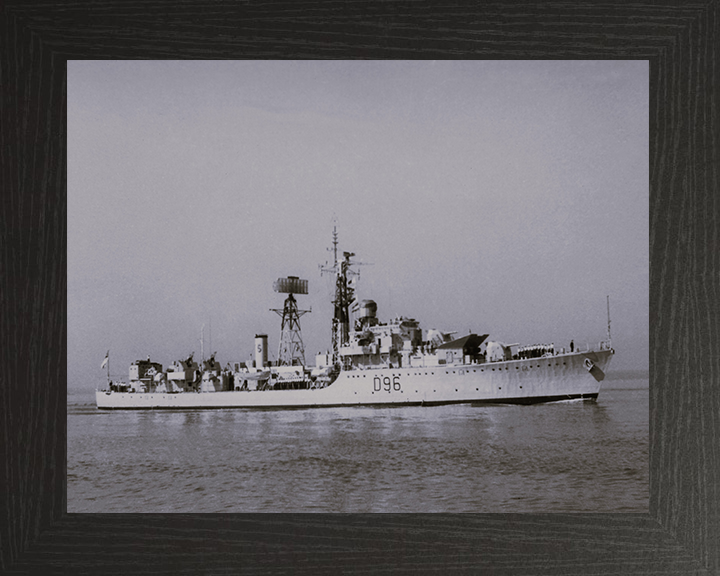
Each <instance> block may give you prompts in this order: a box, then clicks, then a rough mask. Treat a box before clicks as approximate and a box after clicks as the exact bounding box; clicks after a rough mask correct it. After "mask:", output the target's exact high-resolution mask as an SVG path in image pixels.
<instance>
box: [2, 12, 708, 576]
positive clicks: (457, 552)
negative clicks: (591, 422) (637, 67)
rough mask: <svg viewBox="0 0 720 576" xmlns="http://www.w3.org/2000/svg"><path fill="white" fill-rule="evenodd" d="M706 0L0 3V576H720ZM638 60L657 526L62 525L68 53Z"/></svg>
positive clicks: (71, 520)
mask: <svg viewBox="0 0 720 576" xmlns="http://www.w3.org/2000/svg"><path fill="white" fill-rule="evenodd" d="M719 19H720V15H719V11H718V2H717V1H703V2H687V3H686V2H683V3H679V2H659V1H658V2H630V3H626V2H603V3H596V2H590V3H582V4H579V3H576V2H544V3H525V4H523V3H515V2H508V3H507V4H504V3H492V4H482V3H479V2H472V3H459V2H455V3H430V2H426V1H416V2H394V3H387V2H384V3H375V4H372V5H368V4H366V3H364V2H352V1H339V0H338V1H330V2H311V1H308V0H299V1H297V2H254V1H245V2H240V1H236V2H231V1H224V0H208V1H206V2H200V1H198V0H192V1H190V0H172V1H159V0H148V1H144V2H139V1H132V2H116V1H105V0H98V1H94V2H62V3H56V2H53V3H50V2H47V3H42V2H40V3H23V2H19V1H10V2H5V3H4V4H2V5H0V88H1V91H0V123H1V124H0V186H1V187H2V192H3V193H2V195H1V196H0V197H1V198H2V211H1V213H0V219H1V221H0V254H2V260H1V264H2V273H1V274H0V336H1V338H2V340H1V341H0V431H1V434H2V443H1V448H0V449H1V450H2V452H1V453H0V463H1V464H2V466H1V467H0V490H1V491H0V570H2V571H3V573H8V574H54V573H67V574H255V573H260V574H262V573H275V574H294V573H297V572H301V571H303V572H310V573H318V574H338V573H347V574H377V573H406V574H424V573H448V574H449V573H453V574H454V573H469V574H528V575H530V574H553V575H556V574H597V575H610V574H698V575H700V574H720V545H718V542H720V479H719V477H718V471H719V470H720V382H719V381H718V379H719V376H720V364H719V363H720V353H718V351H717V348H718V346H719V345H720V334H719V330H720V324H719V321H718V312H719V311H720V305H719V304H718V303H719V302H720V298H719V296H720V294H718V290H719V284H720V262H719V260H720V250H719V248H720V245H719V242H718V203H719V200H718V192H719V189H718V188H719V187H718V183H719V182H718V180H719V179H718V170H719V168H718V167H719V165H720V157H719V153H718V152H719V151H720V146H719V144H720V142H719V140H720V118H719V116H720V108H719V103H718V96H719V95H720V90H719V88H720V86H719V85H718V78H719V75H720V58H718V55H719V51H720V35H719V31H720V20H719ZM134 58H150V59H156V58H213V59H218V58H253V59H275V58H296V59H301V58H397V59H400V58H408V59H411V58H437V59H456V58H473V59H476V58H485V59H493V58H504V59H507V58H512V59H515V58H518V59H536V58H539V59H572V58H582V59H587V58H600V59H606V58H607V59H618V58H620V59H647V60H649V61H650V67H651V91H650V97H651V114H650V121H651V142H650V179H651V180H650V181H651V208H650V211H651V213H650V223H651V232H650V259H651V286H650V296H651V298H650V301H651V311H650V312H651V313H650V318H651V322H652V326H651V331H650V333H651V358H650V367H651V387H650V410H651V415H650V416H651V427H650V443H651V446H650V482H651V497H650V511H649V514H573V515H552V514H533V515H504V514H487V515H474V514H465V515H424V514H423V515H234V514H233V515H184V514H178V515H68V514H66V513H65V507H66V496H65V471H66V466H65V464H66V460H65V459H66V456H65V444H66V394H65V386H66V351H67V342H66V332H65V326H66V322H65V321H66V262H67V254H66V248H67V246H66V231H67V230H66V226H67V218H66V216H67V212H66V195H67V190H66V177H65V176H66V172H65V165H66V162H65V160H66V150H65V143H66V117H65V91H66V79H65V78H66V77H65V69H66V68H65V63H66V61H67V60H68V59H134Z"/></svg>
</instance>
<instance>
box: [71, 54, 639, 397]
mask: <svg viewBox="0 0 720 576" xmlns="http://www.w3.org/2000/svg"><path fill="white" fill-rule="evenodd" d="M67 116H68V379H69V384H70V386H81V387H89V388H92V387H94V386H95V384H96V383H97V382H98V381H99V380H101V379H102V378H103V372H102V371H101V370H100V363H101V361H102V359H103V357H104V355H105V352H106V351H107V349H110V350H111V372H112V373H113V374H118V375H121V374H124V375H125V376H126V373H127V367H128V365H129V363H130V362H131V361H133V360H135V359H137V358H144V357H146V356H147V355H150V356H151V357H152V358H153V359H156V360H158V361H160V362H162V363H163V364H164V365H167V364H168V363H170V362H172V361H173V360H176V359H178V358H180V357H183V356H186V355H187V354H188V353H190V352H192V351H195V352H196V355H197V357H199V355H200V331H201V326H202V325H203V324H204V325H205V330H204V332H205V353H206V355H208V354H209V352H210V351H211V348H212V351H216V350H217V352H218V358H219V359H220V360H221V362H223V364H224V363H225V362H227V361H238V360H241V361H242V360H246V359H247V358H248V357H249V355H250V352H251V350H252V340H253V337H254V335H255V333H259V332H263V333H267V334H268V335H269V339H270V350H271V356H275V355H276V352H277V344H278V337H279V329H280V318H279V317H278V316H277V315H276V314H274V313H273V312H270V311H269V309H270V308H280V307H282V302H283V296H282V295H279V294H275V293H273V291H272V283H273V280H275V279H276V278H277V277H280V276H286V275H297V276H300V277H302V278H307V279H308V280H309V281H310V294H309V295H307V296H298V301H299V304H300V307H301V308H303V309H306V308H310V307H311V308H312V313H310V314H307V315H305V316H303V318H302V321H301V324H302V327H303V336H304V339H305V344H306V351H307V355H308V357H311V358H312V357H314V354H315V353H316V352H318V351H319V350H325V349H327V348H328V347H329V346H330V317H331V314H332V311H331V304H330V299H331V282H330V280H329V279H327V278H321V277H320V274H319V271H318V264H320V263H324V262H325V261H326V260H328V259H330V258H331V255H330V253H328V252H327V251H326V248H328V247H329V246H330V242H331V233H332V226H333V222H332V219H333V216H336V217H337V226H338V232H339V235H340V249H341V250H350V251H354V252H356V253H357V255H358V258H360V259H361V260H363V261H366V262H369V263H372V264H373V265H371V266H365V267H363V268H362V269H361V278H360V282H359V286H358V296H359V297H360V298H372V299H374V300H375V301H376V302H377V303H378V315H379V316H380V317H381V319H388V318H390V317H394V316H397V315H404V316H411V317H414V318H416V319H418V320H420V322H421V324H422V326H423V327H424V328H425V329H427V328H438V329H441V330H457V331H458V332H459V333H460V334H465V333H467V332H468V330H472V331H474V332H479V333H489V334H490V335H491V337H494V338H496V339H499V340H501V341H505V342H507V343H510V342H520V343H524V344H534V343H550V342H553V343H555V345H556V347H560V346H567V344H568V343H569V341H570V339H571V338H574V339H575V341H576V342H577V343H580V344H581V345H584V344H585V342H590V343H597V341H598V340H601V339H603V338H604V336H605V333H606V308H605V296H606V295H607V294H609V295H610V302H611V315H612V320H613V323H612V332H613V344H614V347H615V348H616V350H617V352H618V353H617V355H616V358H615V361H614V362H615V363H614V368H616V369H627V368H647V366H648V282H649V269H648V66H647V63H646V62H622V61H608V62H592V61H578V62H562V61H558V62H555V61H553V62H539V61H530V62H522V61H518V62H507V61H502V62H482V61H480V62H466V61H463V62H429V61H423V62H402V61H394V62H367V61H359V62H349V61H336V62H164V61H157V62H135V61H132V62H79V61H76V62H69V63H68V105H67Z"/></svg>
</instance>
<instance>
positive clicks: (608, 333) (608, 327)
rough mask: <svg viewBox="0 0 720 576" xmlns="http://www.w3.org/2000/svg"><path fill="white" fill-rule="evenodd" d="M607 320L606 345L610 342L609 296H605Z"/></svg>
mask: <svg viewBox="0 0 720 576" xmlns="http://www.w3.org/2000/svg"><path fill="white" fill-rule="evenodd" d="M607 320H608V326H607V336H608V343H609V342H610V340H611V339H610V295H609V294H608V296H607Z"/></svg>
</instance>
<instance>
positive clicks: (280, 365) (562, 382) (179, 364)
mask: <svg viewBox="0 0 720 576" xmlns="http://www.w3.org/2000/svg"><path fill="white" fill-rule="evenodd" d="M337 244H338V242H337V232H336V231H334V232H333V245H334V254H335V259H334V263H333V265H332V266H327V267H325V268H323V271H325V272H330V273H332V274H333V276H334V279H335V290H334V299H333V305H334V314H333V318H332V351H330V350H328V352H327V353H325V354H318V355H317V357H316V359H315V365H314V366H309V365H307V364H306V362H305V355H304V348H303V344H302V338H301V336H300V324H299V318H300V316H301V315H302V314H303V313H304V312H306V311H301V310H298V308H297V301H296V300H295V298H294V294H307V280H301V279H300V278H297V277H294V276H289V277H287V278H281V279H279V280H278V281H277V282H275V289H276V291H277V292H281V293H286V294H288V297H287V299H286V300H285V306H284V308H283V309H282V310H276V312H278V314H280V315H281V316H282V327H281V337H280V347H279V350H278V359H277V360H276V361H273V362H270V361H268V340H267V335H266V334H257V335H256V336H255V349H254V360H253V361H248V362H234V363H230V362H229V363H227V364H226V365H225V367H223V366H222V365H221V363H220V362H218V361H217V360H216V359H215V354H213V355H211V356H210V358H208V359H205V358H202V359H201V360H200V362H199V363H198V362H197V361H195V359H194V355H193V354H190V355H189V356H187V357H185V358H183V359H181V360H178V361H176V362H174V363H173V364H171V365H170V366H168V367H167V369H163V366H162V364H160V363H158V362H152V361H151V360H150V358H149V357H148V358H147V360H137V361H135V362H133V363H132V364H131V366H130V370H129V379H128V381H127V382H126V381H116V382H114V381H112V380H110V372H109V367H108V377H107V385H105V386H104V388H103V389H100V390H96V401H97V407H98V408H100V409H200V408H310V407H331V406H386V405H393V406H395V405H397V406H408V405H425V406H429V405H440V404H454V403H477V404H484V403H505V404H508V403H512V404H533V403H539V402H553V401H563V400H575V399H582V400H595V399H596V398H597V397H598V394H599V392H600V387H601V382H602V380H603V379H604V377H605V372H606V371H607V369H608V366H609V364H610V361H611V360H612V357H613V355H614V354H615V351H614V349H613V348H612V343H611V339H610V319H609V300H608V332H607V339H606V340H603V341H601V342H599V343H598V344H597V346H595V347H590V346H587V345H586V347H585V349H584V350H579V349H576V348H574V346H571V347H570V349H568V350H566V349H564V348H560V349H555V347H554V345H520V344H517V343H516V344H506V343H504V342H500V341H497V340H490V339H488V338H489V335H488V334H479V333H470V334H467V335H465V336H462V337H455V336H456V334H457V333H455V332H450V333H448V332H441V331H439V330H435V329H431V330H427V331H425V332H423V329H422V328H421V327H420V324H419V322H418V321H417V320H415V319H413V318H405V317H396V318H394V319H391V320H388V321H386V322H381V321H380V320H379V319H378V315H377V305H376V303H375V302H374V301H372V300H362V301H360V302H357V301H356V298H355V289H354V285H353V279H354V277H355V275H356V274H357V273H356V272H355V270H354V266H355V264H357V262H355V261H354V260H353V257H354V256H355V255H354V254H353V253H351V252H343V253H342V256H341V257H340V258H338V252H337ZM107 361H108V356H106V358H105V361H104V362H103V367H104V366H105V365H106V364H107Z"/></svg>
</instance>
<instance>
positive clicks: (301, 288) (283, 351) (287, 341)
mask: <svg viewBox="0 0 720 576" xmlns="http://www.w3.org/2000/svg"><path fill="white" fill-rule="evenodd" d="M273 290H275V292H279V293H282V294H287V295H288V297H287V298H286V299H285V305H284V307H283V308H282V310H280V309H276V308H271V310H272V311H273V312H276V313H277V314H279V315H280V316H281V317H282V321H281V324H280V345H279V347H278V366H298V365H300V366H305V346H304V345H303V341H302V334H301V332H300V316H302V315H303V314H306V313H307V312H310V310H298V307H297V300H295V297H294V296H293V294H307V293H308V281H307V280H301V279H300V278H298V277H297V276H288V277H287V278H278V279H277V280H276V281H275V282H273Z"/></svg>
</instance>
